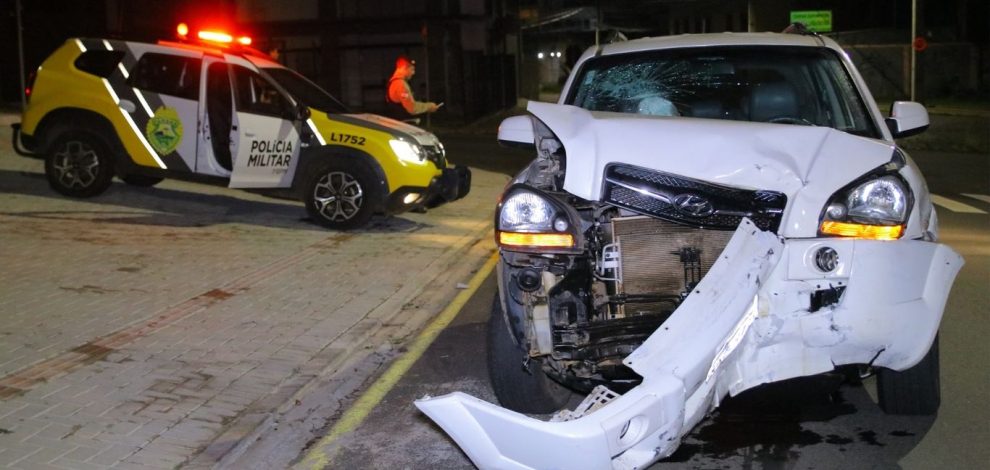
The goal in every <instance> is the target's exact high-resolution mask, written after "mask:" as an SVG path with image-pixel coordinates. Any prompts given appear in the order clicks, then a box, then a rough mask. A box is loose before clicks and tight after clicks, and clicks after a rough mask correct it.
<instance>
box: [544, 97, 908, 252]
mask: <svg viewBox="0 0 990 470" xmlns="http://www.w3.org/2000/svg"><path fill="white" fill-rule="evenodd" d="M528 110H529V111H530V112H531V113H532V114H533V115H534V116H536V117H537V118H539V119H540V120H541V121H543V123H545V124H546V125H547V127H549V128H550V129H551V130H552V131H553V132H554V134H556V135H557V137H558V138H559V139H560V141H561V143H562V144H563V145H564V149H565V150H566V152H567V174H566V176H565V178H564V189H565V190H567V191H568V192H570V193H572V194H574V195H576V196H578V197H581V198H584V199H587V200H593V201H597V200H600V199H601V192H602V177H603V174H604V171H605V167H606V166H608V165H609V164H611V163H623V164H628V165H635V166H639V167H643V168H649V169H654V170H658V171H663V172H667V173H673V174H677V175H682V176H686V177H689V178H694V179H698V180H703V181H708V182H711V183H715V184H721V185H725V186H732V187H736V188H742V189H750V190H759V189H763V190H772V191H779V192H782V193H784V194H786V195H787V200H788V204H787V206H788V207H787V210H786V212H785V214H784V220H783V223H782V225H781V234H782V235H785V236H815V233H816V231H817V225H818V217H819V215H820V214H821V210H822V208H823V207H824V205H825V204H826V203H827V202H828V199H829V198H830V197H831V196H832V194H834V193H835V192H836V191H838V190H839V189H840V188H842V187H843V186H845V185H847V184H849V183H850V182H851V181H852V180H854V179H856V178H858V177H859V176H861V175H863V174H865V173H867V172H868V171H870V170H872V169H874V168H877V167H879V166H880V165H883V164H884V163H887V162H889V161H890V160H891V157H892V155H893V150H894V146H893V144H891V143H889V142H884V141H878V140H873V139H868V138H863V137H857V136H854V135H851V134H847V133H845V132H841V131H837V130H835V129H832V128H828V127H815V126H801V125H788V124H766V123H751V122H741V121H728V120H715V119H700V118H681V117H658V116H643V115H634V114H620V113H603V112H590V111H587V110H584V109H581V108H578V107H575V106H570V105H556V104H548V103H538V102H530V104H529V107H528ZM837 169H841V171H836V170H837Z"/></svg>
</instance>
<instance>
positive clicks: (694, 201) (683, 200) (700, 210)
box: [674, 194, 715, 217]
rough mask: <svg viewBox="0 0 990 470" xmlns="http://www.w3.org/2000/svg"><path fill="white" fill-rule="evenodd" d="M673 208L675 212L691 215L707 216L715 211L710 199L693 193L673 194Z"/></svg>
mask: <svg viewBox="0 0 990 470" xmlns="http://www.w3.org/2000/svg"><path fill="white" fill-rule="evenodd" d="M674 208H675V209H677V212H680V213H682V214H684V215H688V216H691V217H708V216H710V215H712V214H714V213H715V206H713V205H712V203H711V201H709V200H708V199H705V198H703V197H701V196H696V195H694V194H678V195H677V196H674Z"/></svg>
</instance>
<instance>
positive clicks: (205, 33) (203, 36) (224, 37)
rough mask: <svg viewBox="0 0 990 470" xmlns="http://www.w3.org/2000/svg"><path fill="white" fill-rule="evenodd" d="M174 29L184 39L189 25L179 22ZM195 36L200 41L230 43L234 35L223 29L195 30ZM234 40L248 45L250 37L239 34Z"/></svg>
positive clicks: (187, 34)
mask: <svg viewBox="0 0 990 470" xmlns="http://www.w3.org/2000/svg"><path fill="white" fill-rule="evenodd" d="M175 31H176V32H177V33H178V35H179V38H180V39H183V40H185V39H187V38H188V36H189V26H188V25H187V24H185V23H179V25H178V26H177V27H176V28H175ZM196 37H197V38H199V39H200V40H201V41H208V42H212V43H219V44H231V43H233V42H234V41H235V38H234V36H231V35H230V34H227V33H225V32H223V31H210V30H201V31H197V32H196ZM236 42H237V43H238V44H240V45H242V46H250V45H251V38H250V37H248V36H240V37H238V38H236Z"/></svg>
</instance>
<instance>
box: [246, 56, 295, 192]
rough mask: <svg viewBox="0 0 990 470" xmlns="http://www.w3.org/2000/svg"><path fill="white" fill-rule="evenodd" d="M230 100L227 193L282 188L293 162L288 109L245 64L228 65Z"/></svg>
mask: <svg viewBox="0 0 990 470" xmlns="http://www.w3.org/2000/svg"><path fill="white" fill-rule="evenodd" d="M231 62H232V63H231V65H230V72H231V74H230V76H231V79H232V85H233V91H234V93H233V95H234V110H235V113H234V116H233V117H234V123H233V125H232V132H231V138H232V144H233V145H232V151H231V153H232V157H233V163H232V166H233V170H232V173H231V177H230V187H231V188H287V187H289V186H291V185H292V177H293V175H295V169H296V165H297V164H298V162H299V158H298V157H299V128H298V126H300V125H301V123H300V122H297V121H295V120H294V119H293V118H292V116H293V115H294V107H293V105H292V103H291V102H290V100H289V99H288V98H287V97H285V95H283V94H282V93H281V92H280V91H279V90H278V89H277V88H276V87H275V85H273V84H272V83H271V82H270V81H268V80H267V79H266V78H264V77H262V76H261V75H259V74H258V73H257V72H255V71H254V70H252V69H251V68H249V67H250V64H248V63H244V65H239V64H238V63H237V61H233V60H231Z"/></svg>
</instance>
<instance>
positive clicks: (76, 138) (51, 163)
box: [45, 131, 113, 197]
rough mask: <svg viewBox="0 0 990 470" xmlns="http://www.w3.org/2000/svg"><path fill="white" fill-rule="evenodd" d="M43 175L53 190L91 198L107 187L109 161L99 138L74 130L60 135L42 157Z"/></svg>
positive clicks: (110, 162)
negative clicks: (43, 160) (43, 161)
mask: <svg viewBox="0 0 990 470" xmlns="http://www.w3.org/2000/svg"><path fill="white" fill-rule="evenodd" d="M45 176H47V177H48V184H49V185H50V186H51V187H52V189H54V190H55V191H57V192H59V193H61V194H64V195H66V196H71V197H93V196H96V195H98V194H100V193H102V192H103V191H106V190H107V188H108V187H110V183H111V181H112V180H113V159H112V158H111V157H110V152H109V150H108V149H107V146H106V145H105V144H104V143H103V141H101V140H100V139H99V138H97V137H95V136H93V135H91V134H89V133H86V132H78V131H70V132H66V133H64V134H62V135H60V136H59V137H58V138H57V139H56V140H55V142H54V144H53V145H52V146H51V148H50V151H49V152H48V155H47V156H46V157H45Z"/></svg>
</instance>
